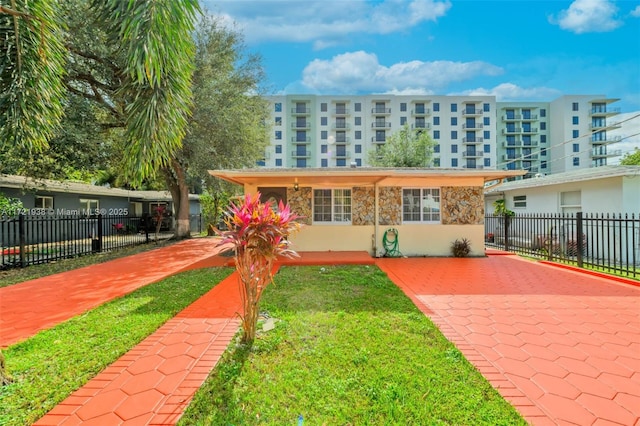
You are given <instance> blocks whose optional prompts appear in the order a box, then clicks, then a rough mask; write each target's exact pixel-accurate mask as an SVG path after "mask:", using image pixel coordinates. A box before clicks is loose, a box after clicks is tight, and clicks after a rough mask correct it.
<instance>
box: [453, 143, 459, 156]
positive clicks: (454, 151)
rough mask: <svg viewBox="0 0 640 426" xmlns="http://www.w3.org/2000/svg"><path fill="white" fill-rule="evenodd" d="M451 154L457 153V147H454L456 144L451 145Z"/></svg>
mask: <svg viewBox="0 0 640 426" xmlns="http://www.w3.org/2000/svg"><path fill="white" fill-rule="evenodd" d="M451 153H452V154H457V153H458V145H456V144H453V145H451Z"/></svg>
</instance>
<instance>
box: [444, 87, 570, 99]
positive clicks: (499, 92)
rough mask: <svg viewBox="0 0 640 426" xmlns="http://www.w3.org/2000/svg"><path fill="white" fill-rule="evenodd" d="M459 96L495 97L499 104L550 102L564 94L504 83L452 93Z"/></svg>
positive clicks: (543, 88)
mask: <svg viewBox="0 0 640 426" xmlns="http://www.w3.org/2000/svg"><path fill="white" fill-rule="evenodd" d="M450 95H457V96H495V97H496V100H497V101H498V102H506V101H518V100H527V101H533V100H537V99H538V100H541V101H548V100H549V99H554V98H556V97H558V96H562V92H561V91H559V90H556V89H551V88H549V87H533V88H524V87H520V86H518V85H515V84H513V83H502V84H499V85H497V86H495V87H494V88H492V89H485V88H484V87H479V88H476V89H470V90H465V91H463V92H459V93H450Z"/></svg>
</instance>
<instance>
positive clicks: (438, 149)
mask: <svg viewBox="0 0 640 426" xmlns="http://www.w3.org/2000/svg"><path fill="white" fill-rule="evenodd" d="M433 152H435V153H436V154H437V153H439V152H440V144H436V145H434V146H433Z"/></svg>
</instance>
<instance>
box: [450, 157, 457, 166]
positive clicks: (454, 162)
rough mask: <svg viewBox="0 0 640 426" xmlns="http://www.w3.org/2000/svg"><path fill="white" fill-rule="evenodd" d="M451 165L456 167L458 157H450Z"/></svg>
mask: <svg viewBox="0 0 640 426" xmlns="http://www.w3.org/2000/svg"><path fill="white" fill-rule="evenodd" d="M451 167H458V159H457V158H452V159H451Z"/></svg>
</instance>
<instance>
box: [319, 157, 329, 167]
mask: <svg viewBox="0 0 640 426" xmlns="http://www.w3.org/2000/svg"><path fill="white" fill-rule="evenodd" d="M320 167H329V161H328V160H327V159H326V158H323V159H321V160H320Z"/></svg>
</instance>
